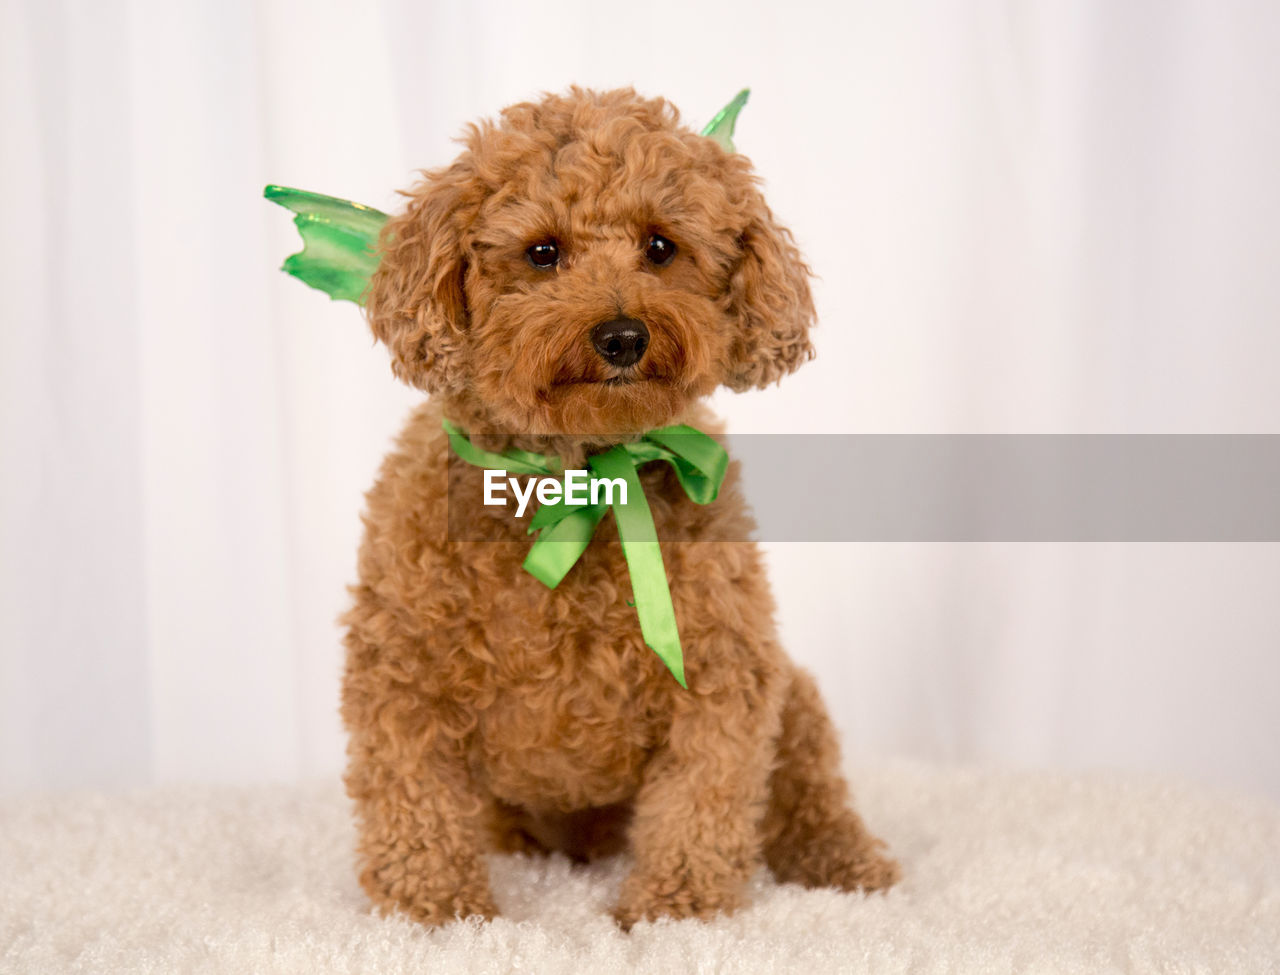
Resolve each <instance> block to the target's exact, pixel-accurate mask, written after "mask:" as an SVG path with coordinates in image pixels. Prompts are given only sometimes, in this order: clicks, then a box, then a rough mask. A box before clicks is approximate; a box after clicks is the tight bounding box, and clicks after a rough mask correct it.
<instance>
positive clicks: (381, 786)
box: [347, 721, 497, 924]
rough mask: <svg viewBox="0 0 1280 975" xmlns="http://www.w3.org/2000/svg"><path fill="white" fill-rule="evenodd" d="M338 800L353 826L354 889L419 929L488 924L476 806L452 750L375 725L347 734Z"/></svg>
mask: <svg viewBox="0 0 1280 975" xmlns="http://www.w3.org/2000/svg"><path fill="white" fill-rule="evenodd" d="M350 755H351V762H350V765H349V768H348V772H347V792H348V794H349V795H350V796H351V798H352V799H354V800H355V802H356V812H357V815H358V818H359V820H360V837H359V843H358V849H359V856H360V859H361V873H360V883H361V885H362V886H363V887H364V889H365V891H366V892H367V893H368V894H369V896H370V898H372V900H373V902H374V903H375V904H377V905H378V906H379V907H380V908H382V909H383V910H393V909H398V910H401V911H403V912H404V913H406V914H408V915H409V916H410V917H412V918H414V919H415V920H417V921H421V922H422V923H424V924H441V923H443V922H445V921H450V920H452V919H453V918H455V917H467V916H470V915H475V914H478V915H481V916H483V917H487V918H492V917H494V916H495V915H496V914H497V909H496V908H495V907H494V904H493V898H492V896H491V895H490V892H489V878H488V872H487V870H486V868H485V864H484V860H483V857H482V853H483V846H482V842H483V841H482V836H483V823H482V818H481V817H482V813H483V811H484V809H485V799H484V798H483V797H482V796H481V795H480V794H479V792H478V791H477V790H476V788H475V785H474V783H473V782H472V780H471V776H470V774H469V772H468V769H467V765H466V762H465V756H464V753H463V751H462V748H461V746H460V743H459V742H457V741H456V740H449V739H448V738H447V737H446V736H443V735H439V736H432V735H431V734H430V732H429V731H428V732H427V733H426V734H424V733H423V729H421V728H417V729H415V733H414V734H402V733H400V732H397V731H396V730H395V729H394V725H393V723H392V722H390V721H375V722H372V723H371V726H365V727H364V728H362V729H361V730H360V731H359V732H357V733H355V734H353V736H352V742H351V749H350Z"/></svg>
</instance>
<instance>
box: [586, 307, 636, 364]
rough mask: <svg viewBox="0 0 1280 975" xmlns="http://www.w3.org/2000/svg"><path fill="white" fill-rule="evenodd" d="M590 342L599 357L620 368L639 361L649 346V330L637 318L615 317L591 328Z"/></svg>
mask: <svg viewBox="0 0 1280 975" xmlns="http://www.w3.org/2000/svg"><path fill="white" fill-rule="evenodd" d="M591 344H592V345H594V346H595V347H596V351H597V352H599V353H600V358H602V359H604V361H605V362H607V363H609V365H611V366H617V367H618V368H619V369H621V368H624V367H626V366H633V365H635V364H636V363H637V362H639V361H640V357H641V356H642V355H644V350H645V349H647V348H648V347H649V330H648V329H647V328H645V327H644V322H642V321H640V319H638V318H615V319H613V320H612V321H608V322H601V323H600V324H599V325H597V326H596V327H595V328H593V329H592V330H591Z"/></svg>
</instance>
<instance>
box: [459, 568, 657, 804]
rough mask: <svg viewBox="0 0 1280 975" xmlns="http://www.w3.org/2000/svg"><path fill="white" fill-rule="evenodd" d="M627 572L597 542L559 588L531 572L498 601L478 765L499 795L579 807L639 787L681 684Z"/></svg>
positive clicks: (490, 628)
mask: <svg viewBox="0 0 1280 975" xmlns="http://www.w3.org/2000/svg"><path fill="white" fill-rule="evenodd" d="M513 568H514V569H515V571H516V572H520V570H519V566H518V565H516V566H513ZM619 572H622V573H625V572H626V565H625V562H624V561H623V559H622V555H621V550H620V549H619V547H618V546H617V545H616V544H614V545H608V544H593V545H592V546H591V547H590V548H589V549H588V551H587V552H586V553H584V555H583V558H582V561H581V562H580V563H579V564H578V565H576V566H575V567H574V570H573V572H571V573H570V575H569V576H568V577H567V578H566V579H565V580H564V581H563V582H562V583H561V584H560V586H559V587H557V588H556V589H555V590H549V589H547V588H546V587H545V586H543V585H542V584H541V583H539V582H538V581H537V580H535V579H533V578H532V577H531V576H528V575H527V574H525V573H520V575H516V576H514V577H513V579H512V582H511V585H510V586H509V587H508V588H507V589H506V590H504V591H503V592H502V593H501V594H498V595H497V596H496V597H495V599H494V602H493V605H492V612H491V613H490V614H489V617H488V623H487V626H486V630H487V632H486V645H487V649H488V652H489V655H490V657H491V659H492V663H491V665H490V666H491V672H490V678H491V680H492V687H493V698H492V701H491V703H489V705H488V706H487V707H485V708H484V709H483V711H482V713H481V714H480V716H479V723H478V725H479V726H478V728H477V731H478V734H477V736H476V739H475V741H476V745H475V747H476V748H477V749H478V750H479V754H477V755H476V756H475V758H476V762H475V767H476V768H477V769H479V770H482V773H481V774H483V775H484V776H485V777H486V779H487V780H488V783H489V787H490V789H491V790H492V791H493V793H494V794H495V795H497V796H498V797H499V798H502V799H504V800H506V801H508V802H511V803H515V804H519V805H522V806H527V807H535V808H536V807H548V808H559V809H562V810H570V809H580V808H584V807H587V806H598V805H604V804H608V803H614V802H620V801H624V800H625V799H627V798H629V797H630V796H632V795H633V794H634V793H635V791H636V789H638V788H639V785H640V781H641V777H642V775H643V769H644V765H645V762H646V761H647V759H648V756H649V754H650V753H651V751H652V749H653V747H654V745H655V743H656V742H657V741H658V740H659V739H660V738H661V736H662V735H663V734H664V732H665V725H666V722H667V720H668V718H669V700H670V698H669V691H668V689H667V688H666V682H667V681H669V682H670V683H671V686H672V687H676V684H675V682H674V680H671V679H670V677H669V675H666V676H665V679H664V674H663V673H662V664H661V662H660V661H658V660H657V658H656V656H655V655H654V654H653V652H652V651H651V650H649V649H648V648H647V647H646V646H645V645H644V641H643V638H642V637H641V636H640V631H639V625H638V623H637V621H636V617H635V610H634V608H632V607H631V606H629V605H627V594H628V593H627V587H626V586H625V585H620V584H619V577H618V573H619ZM622 579H625V575H624V576H622ZM676 689H678V687H676Z"/></svg>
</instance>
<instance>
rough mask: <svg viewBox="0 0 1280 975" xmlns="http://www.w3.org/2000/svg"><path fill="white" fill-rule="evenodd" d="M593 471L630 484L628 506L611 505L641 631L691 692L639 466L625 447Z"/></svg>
mask: <svg viewBox="0 0 1280 975" xmlns="http://www.w3.org/2000/svg"><path fill="white" fill-rule="evenodd" d="M587 463H589V464H590V465H591V467H592V469H593V470H594V471H595V472H596V473H597V474H599V475H601V476H602V477H609V478H621V479H622V480H624V481H625V482H626V485H627V503H626V504H617V503H615V504H614V505H613V514H614V517H615V518H616V519H617V522H618V537H619V538H620V539H621V540H622V554H623V555H624V556H625V557H626V560H627V569H628V571H629V572H630V575H631V591H632V593H633V594H634V595H635V601H636V615H637V616H639V617H640V633H641V634H642V635H643V636H644V642H645V644H646V645H648V647H649V649H650V650H652V651H653V652H654V653H656V654H657V655H658V656H659V657H660V658H661V659H662V662H663V663H664V664H666V665H667V669H668V670H670V671H671V675H672V676H673V677H674V678H675V679H676V682H677V683H678V684H679V685H680V686H681V687H683V688H686V689H687V688H688V686H689V685H688V684H687V683H685V676H684V652H683V651H682V650H681V647H680V631H679V629H678V628H677V626H676V610H675V606H674V605H673V604H672V602H671V589H670V587H669V586H668V585H667V569H666V566H665V565H664V564H663V561H662V549H661V548H660V547H659V545H658V531H657V528H656V527H655V526H654V524H653V512H651V511H650V510H649V502H648V501H647V500H646V499H645V496H644V488H643V487H642V486H641V484H640V478H639V476H638V475H637V474H636V468H635V464H634V463H632V461H631V458H630V456H629V455H628V453H627V451H626V449H625V448H623V447H620V446H619V447H614V448H613V449H611V450H607V451H605V452H604V453H602V454H597V455H596V456H594V457H591V458H589V459H588V461H587Z"/></svg>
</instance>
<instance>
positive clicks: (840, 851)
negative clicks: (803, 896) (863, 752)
mask: <svg viewBox="0 0 1280 975" xmlns="http://www.w3.org/2000/svg"><path fill="white" fill-rule="evenodd" d="M762 831H763V837H764V855H765V861H766V862H767V863H768V865H769V869H770V870H772V871H773V874H774V876H775V877H777V878H778V880H780V881H782V882H784V883H788V882H789V883H799V884H803V885H804V886H806V887H839V888H841V889H843V890H878V889H880V888H884V887H888V886H890V885H891V884H893V883H894V881H896V880H897V879H898V865H897V863H895V862H894V861H893V860H892V859H890V858H889V857H887V856H885V854H884V843H883V842H881V841H880V840H878V839H876V838H875V837H874V836H873V835H871V833H870V832H869V831H868V830H867V828H866V826H865V825H864V824H863V822H862V818H861V817H860V816H859V815H858V814H857V813H856V812H854V811H853V809H852V807H851V806H850V804H849V787H848V785H847V784H846V783H845V780H844V777H843V776H842V775H841V774H840V747H839V743H838V742H837V740H836V734H835V729H834V728H833V727H832V725H831V719H830V718H829V717H828V716H827V712H826V708H825V707H824V705H823V703H822V698H821V697H820V696H819V694H818V689H817V687H816V686H815V684H814V682H813V678H812V677H810V676H809V675H808V674H807V673H805V672H804V671H802V670H799V669H797V670H796V671H795V672H794V676H793V679H792V683H791V688H790V690H789V692H788V696H787V700H786V704H785V706H784V708H783V712H782V733H781V735H780V736H779V738H778V752H777V765H776V767H775V768H774V770H773V773H772V775H771V776H770V779H769V805H768V810H767V812H766V813H765V818H764V823H763V825H762Z"/></svg>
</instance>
